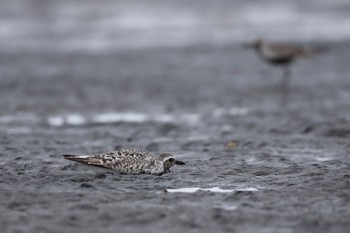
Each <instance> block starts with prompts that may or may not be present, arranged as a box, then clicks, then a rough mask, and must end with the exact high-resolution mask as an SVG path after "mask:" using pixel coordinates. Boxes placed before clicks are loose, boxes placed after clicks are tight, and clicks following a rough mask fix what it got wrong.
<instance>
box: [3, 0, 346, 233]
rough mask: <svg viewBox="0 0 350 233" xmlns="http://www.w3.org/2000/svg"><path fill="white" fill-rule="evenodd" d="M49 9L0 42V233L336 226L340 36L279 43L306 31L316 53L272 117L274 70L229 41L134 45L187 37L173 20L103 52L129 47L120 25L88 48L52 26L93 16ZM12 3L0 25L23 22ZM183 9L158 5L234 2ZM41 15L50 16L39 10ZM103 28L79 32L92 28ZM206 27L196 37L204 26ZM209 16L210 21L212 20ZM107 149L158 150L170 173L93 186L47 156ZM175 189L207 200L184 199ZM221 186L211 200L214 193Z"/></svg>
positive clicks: (340, 228) (79, 169)
mask: <svg viewBox="0 0 350 233" xmlns="http://www.w3.org/2000/svg"><path fill="white" fill-rule="evenodd" d="M29 2H31V3H33V4H34V2H35V3H36V1H29ZM48 2H51V1H48ZM52 2H53V1H52ZM52 2H51V3H50V4H48V5H45V4H40V6H42V7H44V6H45V7H46V8H45V9H44V10H41V11H39V12H41V13H40V14H39V15H40V17H44V18H45V17H46V18H47V21H45V22H44V21H41V23H42V25H41V26H40V25H39V23H38V22H39V21H40V20H39V19H40V18H39V19H33V18H32V16H30V17H29V16H28V17H29V19H31V20H29V21H28V22H29V23H28V25H29V26H30V25H32V29H33V28H34V29H35V30H37V31H36V32H34V31H35V30H34V29H33V30H34V31H33V30H29V29H28V31H16V33H17V34H16V33H15V32H13V31H11V28H10V29H9V28H8V29H7V31H8V32H9V33H6V34H5V33H3V34H1V35H0V44H1V45H2V46H1V49H0V50H1V51H0V69H1V74H0V76H1V83H0V84H1V85H0V99H1V101H0V138H1V140H0V148H1V150H0V226H1V232H77V231H81V232H87V233H88V232H164V231H167V232H327V233H328V232H337V233H338V232H344V233H345V232H348V231H349V230H348V229H349V227H350V222H349V219H350V155H349V154H350V143H349V139H350V78H349V65H348V61H349V60H350V49H349V48H350V47H349V43H348V42H346V40H345V39H346V33H343V34H341V35H339V40H337V36H336V35H335V36H334V38H335V39H334V38H333V37H332V38H331V37H328V38H326V39H325V40H322V38H323V37H321V39H319V37H317V38H316V37H315V38H312V36H317V35H318V34H317V33H319V32H317V33H316V34H312V33H309V34H307V35H305V34H302V36H301V37H300V38H303V39H301V40H298V38H295V40H294V39H293V38H289V40H291V41H295V42H300V41H305V38H310V37H311V39H310V40H308V41H307V42H308V43H311V44H312V43H313V42H314V43H321V44H323V45H327V46H328V48H329V49H328V50H327V52H325V53H322V54H320V55H319V56H315V57H312V58H307V59H303V60H300V61H298V62H297V63H296V64H295V65H294V66H293V67H292V82H291V91H290V101H289V103H288V105H287V106H284V107H281V106H280V104H279V102H280V92H279V81H280V78H281V73H282V71H281V70H279V69H276V68H274V67H271V66H268V65H266V64H264V63H263V62H261V61H260V60H259V59H258V58H257V57H256V56H255V54H254V53H253V52H252V51H247V50H245V49H243V48H242V46H241V44H240V42H241V40H242V39H241V38H240V37H239V36H236V34H234V33H233V34H229V33H228V34H229V36H228V37H226V36H227V35H226V36H224V37H223V38H225V39H219V40H214V39H213V38H211V39H210V38H209V39H208V38H204V39H199V40H198V43H195V42H194V40H193V38H197V37H200V36H198V35H197V37H196V36H188V35H187V34H186V35H187V37H186V38H185V39H184V40H180V39H178V40H176V41H175V42H179V41H180V42H179V43H175V42H172V43H170V42H168V44H166V43H165V44H162V45H161V46H155V45H154V44H152V43H153V42H154V38H153V39H152V38H151V39H150V37H152V36H154V37H156V35H157V33H158V34H159V35H163V36H164V38H165V39H169V38H172V35H176V30H175V29H176V28H177V27H180V29H178V30H180V31H181V32H183V30H185V31H191V30H189V29H186V28H187V26H186V27H184V26H181V25H183V24H181V22H182V23H183V21H181V22H180V23H179V22H178V21H176V20H174V21H171V20H170V22H173V24H171V23H170V25H173V27H174V28H175V29H174V28H172V30H169V32H168V33H169V34H166V32H164V33H165V34H162V33H161V32H162V30H163V28H164V27H168V26H169V25H168V24H165V26H164V25H160V26H159V25H158V24H157V25H158V26H157V27H156V32H153V33H151V34H150V35H149V36H148V34H147V33H148V32H147V33H146V32H143V31H142V28H141V29H137V30H136V29H135V32H134V33H135V34H136V35H138V36H140V35H141V39H140V40H142V39H145V38H146V39H145V40H146V41H148V42H147V43H144V44H142V45H143V46H140V47H137V46H136V45H137V44H138V43H137V41H136V40H135V41H131V42H130V44H131V45H130V44H129V45H130V46H129V47H128V46H126V47H125V48H123V46H122V45H123V43H126V42H125V41H124V40H122V39H120V41H118V42H119V43H120V45H118V46H116V47H113V46H112V47H113V48H112V49H110V50H109V49H108V48H109V45H110V44H109V43H110V42H109V41H110V40H111V41H113V39H115V38H120V37H122V35H124V37H125V38H127V39H128V38H132V36H131V34H130V33H132V32H130V31H127V32H125V31H123V27H122V26H120V27H121V29H118V30H116V31H118V32H124V33H125V34H123V33H121V34H120V35H119V34H118V35H117V36H116V35H114V34H108V35H105V37H103V35H100V36H101V38H107V39H108V40H107V42H106V40H105V39H102V40H101V41H102V42H101V41H99V40H97V41H99V43H102V44H103V46H101V45H100V46H97V47H94V46H92V47H91V46H90V45H91V44H89V43H90V42H89V43H87V44H84V43H85V42H86V41H85V40H84V39H81V38H82V37H81V36H82V35H84V33H86V34H87V35H89V33H90V32H89V31H84V30H83V29H84V28H83V29H82V31H79V32H76V33H75V32H69V31H68V32H67V33H68V34H69V35H68V36H65V35H63V34H60V32H59V31H56V29H57V28H60V27H68V28H69V26H71V27H72V28H73V29H76V28H75V26H76V27H78V26H79V23H77V22H78V21H79V20H81V21H83V20H88V22H90V21H91V22H95V21H94V20H92V19H94V17H95V18H97V19H101V18H103V17H102V16H100V15H91V14H87V13H86V12H90V11H91V9H93V8H94V7H95V5H94V1H89V3H86V8H79V7H76V8H71V6H70V5H69V4H68V3H66V4H68V5H67V6H66V8H64V7H63V6H65V5H64V4H62V3H61V4H58V5H57V6H55V5H54V4H53V3H52ZM105 2H106V3H109V4H112V3H110V2H109V1H105ZM265 2H267V3H269V2H271V3H273V1H265ZM296 2H297V3H295V4H296V5H297V6H299V5H300V6H302V5H303V4H305V9H304V10H305V11H307V10H308V9H309V8H310V9H313V8H312V7H309V8H308V6H309V5H310V6H312V1H310V2H309V3H302V1H296ZM15 3H18V4H19V3H20V1H12V2H11V1H9V2H8V3H4V2H2V3H1V4H2V6H5V7H7V8H6V9H7V10H11V11H9V12H10V13H9V14H8V15H6V14H5V13H4V11H1V14H0V15H1V18H2V20H3V22H4V20H5V19H9V22H10V21H11V22H12V21H14V20H13V19H14V18H16V19H18V21H16V22H17V24H16V25H17V26H16V25H15V26H16V27H20V26H18V25H22V24H24V23H25V22H26V21H25V19H27V18H26V17H27V16H19V15H18V13H20V12H22V10H19V7H18V5H16V4H15ZM122 3H123V4H124V5H121V6H125V4H126V5H127V6H128V8H126V9H129V11H130V12H131V11H132V10H130V9H137V10H138V11H136V12H139V11H142V9H150V8H149V7H146V6H145V5H142V3H135V2H132V3H134V5H132V4H131V6H129V5H128V4H130V3H128V4H127V3H125V2H122ZM72 4H73V3H72ZM236 4H237V5H238V6H241V7H242V8H244V7H247V9H251V8H249V7H251V6H252V5H249V4H247V3H244V2H239V1H237V2H236ZM245 4H247V6H246V5H245ZM250 4H253V3H250ZM34 5H35V4H34ZM253 5H254V4H253ZM345 5H346V2H345V1H344V3H343V2H342V1H335V2H334V3H332V4H330V3H329V4H327V1H325V3H324V4H319V5H318V6H319V8H317V9H316V10H315V12H316V13H317V14H321V13H322V14H325V13H324V12H333V13H334V12H337V14H336V16H339V15H340V16H339V18H341V15H343V14H344V15H345V13H344V12H347V13H349V12H348V11H349V9H350V8H345ZM161 6H162V5H161ZM185 6H186V5H183V3H182V4H180V3H178V4H173V6H172V5H167V7H168V8H166V7H165V6H163V8H161V9H173V7H177V8H176V9H182V11H179V12H185V13H186V12H187V13H186V14H185V15H193V14H190V13H191V12H192V11H193V12H204V13H205V12H211V13H212V14H214V15H216V14H219V13H220V12H222V11H225V10H226V11H228V10H227V9H231V8H230V7H234V5H232V4H231V3H228V2H225V1H220V4H218V5H216V6H215V7H212V5H211V4H210V3H209V2H205V4H203V5H201V7H199V3H197V1H191V3H190V4H189V5H188V8H186V7H185ZM339 6H340V7H339ZM55 7H56V8H55ZM116 7H117V6H116ZM119 7H120V6H119ZM133 7H134V8H133ZM138 7H139V8H138ZM158 7H159V6H158ZM33 8H34V9H36V7H34V6H33ZM101 8H102V9H104V12H105V11H106V9H108V7H106V6H104V8H103V7H101ZM3 9H4V8H3ZM47 9H49V10H51V11H50V12H51V13H52V12H53V13H55V12H56V13H57V12H58V13H57V14H56V15H55V14H49V15H42V14H44V13H43V12H47V11H46V10H47ZM77 9H82V10H81V12H80V11H79V10H77ZM84 9H85V10H86V9H90V11H89V10H86V12H85V11H84ZM117 9H119V10H120V9H122V7H120V8H118V7H117ZM154 9H155V10H154V11H156V12H157V9H158V8H157V7H156V8H154ZM184 9H187V11H185V10H184ZM191 9H192V11H191ZM193 9H195V10H193ZM252 9H255V8H252ZM346 9H347V10H346ZM74 10H76V11H77V12H80V13H81V14H80V17H78V19H79V20H78V21H74V20H72V14H70V13H71V12H75V11H74ZM120 11H121V15H122V12H123V11H122V10H120ZM226 11H225V12H226ZM60 12H66V14H67V18H66V19H67V22H63V21H62V22H61V21H60V20H57V19H56V18H55V17H58V16H60ZM161 12H163V11H161ZM166 12H171V10H168V11H165V13H164V12H163V14H166ZM188 12H190V13H188ZM213 12H214V13H213ZM320 12H321V13H320ZM204 13H202V14H203V15H205V14H204ZM316 13H315V15H317V14H316ZM111 14H112V13H111ZM113 14H114V13H113ZM35 15H37V14H35ZM73 15H75V16H76V14H73ZM15 16H16V17H15ZM83 16H84V17H86V18H84V17H83ZM201 17H204V18H205V17H210V15H209V16H208V15H206V16H201ZM334 17H335V16H334ZM335 18H336V17H335ZM10 19H11V20H10ZM69 19H71V20H72V21H69ZM73 19H75V18H74V17H73ZM50 20H51V21H50ZM89 20H90V21H89ZM226 20H227V19H226ZM346 20H348V19H347V18H346V17H345V19H344V20H343V21H344V22H345V21H346ZM192 21H193V20H192ZM192 21H191V22H192ZM248 21H249V20H248ZM343 21H342V22H343ZM57 22H60V24H59V23H57ZM79 22H80V21H79ZM101 22H102V21H101ZM103 22H104V21H103ZM103 22H102V23H101V24H98V25H95V27H96V28H100V27H103V25H108V23H107V22H104V23H103ZM126 22H129V21H126ZM147 22H149V21H147ZM157 22H158V21H157ZM208 22H211V21H210V20H208ZM215 22H216V23H217V21H215V20H214V23H213V25H210V24H209V25H208V27H211V28H214V29H215V28H217V24H216V23H215ZM219 22H220V23H219V24H220V25H221V26H222V27H224V26H223V25H225V24H224V23H223V22H226V21H225V19H221V21H219ZM230 22H231V21H230ZM249 22H250V21H249ZM283 22H284V21H282V22H281V24H283ZM74 23H76V24H74ZM134 23H135V22H134ZM14 24H15V23H14ZM44 24H45V25H44ZM46 24H47V25H46ZM150 24H151V23H150ZM184 24H186V23H184ZM241 24H242V25H245V24H244V23H241ZM28 25H27V26H28ZM38 25H39V26H38ZM50 25H51V26H55V27H57V28H56V29H55V30H54V31H53V32H57V34H51V32H50V27H49V26H50ZM67 25H68V26H67ZM126 25H129V24H126ZM132 25H138V27H143V26H144V25H141V26H140V25H139V24H138V22H136V24H132ZM152 25H153V24H152ZM174 25H175V26H174ZM179 25H180V26H179ZM186 25H187V24H186ZM205 25H207V24H205ZM237 25H238V26H239V25H240V24H237ZM237 25H236V26H237ZM221 26H220V27H221ZM233 26H235V25H233ZM158 27H160V29H159V28H158ZM192 27H194V28H197V29H198V28H200V29H201V30H200V32H201V33H202V34H201V33H200V34H199V35H207V34H209V33H207V32H205V30H204V29H203V27H204V26H203V25H200V26H193V25H192ZM87 28H88V27H87ZM204 28H205V27H204ZM214 29H213V30H214ZM4 30H5V29H4ZM101 30H102V29H101ZM157 30H159V31H157ZM174 30H175V31H174ZM221 30H223V29H222V28H220V30H219V31H221ZM334 30H335V31H336V29H334ZM102 31H103V30H102ZM340 31H341V30H340ZM2 32H3V31H2ZM39 32H42V34H40V33H39ZM65 32H66V31H65ZM11 33H12V34H11ZM21 33H22V34H23V35H27V36H28V39H24V38H22V37H21ZM74 33H75V34H74ZM246 33H247V36H249V35H251V34H252V33H251V34H249V33H250V32H249V30H247V31H246ZM39 34H40V36H38V38H35V36H36V35H39ZM9 35H10V36H9ZM220 35H221V34H220ZM237 35H238V34H237ZM167 36H169V38H168V37H167ZM179 37H180V36H179ZM74 38H80V39H81V40H82V42H81V44H79V43H78V44H75V42H74V41H73V42H74V43H73V42H72V40H73V39H74ZM164 38H163V39H164ZM189 38H190V39H189ZM272 38H273V37H272ZM276 38H278V36H276ZM349 38H350V37H349ZM40 39H42V41H41V42H40ZM95 39H96V38H95ZM127 39H126V40H127ZM229 39H232V42H230V40H229ZM12 40H13V43H10V42H11V41H12ZM38 40H39V42H38ZM56 40H57V44H56V43H55V41H56ZM65 40H66V41H65ZM69 41H70V42H72V43H73V45H72V44H70V43H69ZM78 41H79V40H78ZM150 41H151V42H152V43H151V42H150ZM40 43H42V46H43V49H42V50H41V49H40ZM94 43H95V42H94ZM106 43H107V44H106ZM133 43H135V44H133ZM154 43H155V44H157V43H158V42H157V41H156V42H154ZM5 44H8V45H9V47H5V46H4V45H5ZM112 44H113V43H112ZM55 45H56V46H55ZM66 45H70V46H72V47H73V48H77V49H76V50H74V49H72V50H69V49H67V46H66ZM80 45H81V46H80ZM68 47H69V46H68ZM98 48H99V49H98ZM120 148H138V149H144V150H148V151H151V152H153V153H159V152H162V151H169V152H173V153H176V155H177V157H178V158H181V160H183V161H185V162H186V166H175V167H173V168H172V169H171V170H172V171H171V173H168V174H165V175H163V176H151V175H119V174H115V175H112V174H106V175H105V176H97V177H96V176H95V174H94V172H92V171H90V170H89V169H87V168H86V167H83V166H79V165H77V164H74V163H72V162H69V161H66V160H64V159H63V158H62V154H66V153H73V154H75V153H76V154H93V153H99V152H105V151H110V150H114V149H120ZM216 187H217V188H220V189H213V188H216ZM183 188H201V189H210V190H211V191H210V190H199V191H197V192H194V193H189V192H186V191H191V190H190V189H183ZM166 190H168V191H166ZM223 190H226V191H227V192H219V191H223ZM171 191H173V192H171ZM174 191H178V192H174Z"/></svg>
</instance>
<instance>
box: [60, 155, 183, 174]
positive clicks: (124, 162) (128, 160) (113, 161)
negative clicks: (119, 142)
mask: <svg viewBox="0 0 350 233" xmlns="http://www.w3.org/2000/svg"><path fill="white" fill-rule="evenodd" d="M63 156H64V158H65V159H67V160H71V161H74V162H78V163H81V164H84V165H88V166H89V167H90V168H91V169H93V170H95V171H96V168H98V171H99V172H101V171H102V172H116V173H122V174H151V175H158V176H161V175H163V174H164V173H168V172H170V168H171V167H172V166H174V165H175V164H176V165H185V163H184V162H182V161H179V160H176V159H175V155H174V154H172V153H160V154H159V155H153V154H151V153H150V152H147V151H141V150H135V149H124V150H117V151H111V152H106V153H101V154H96V155H63Z"/></svg>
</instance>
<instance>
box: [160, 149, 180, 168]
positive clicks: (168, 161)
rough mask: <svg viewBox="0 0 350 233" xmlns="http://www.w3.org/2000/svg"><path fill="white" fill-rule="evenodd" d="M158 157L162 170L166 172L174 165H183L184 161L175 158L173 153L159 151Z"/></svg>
mask: <svg viewBox="0 0 350 233" xmlns="http://www.w3.org/2000/svg"><path fill="white" fill-rule="evenodd" d="M159 159H160V160H161V161H162V162H163V166H164V171H166V172H167V171H169V169H170V168H171V167H172V166H174V165H185V163H184V162H182V161H179V160H176V159H175V154H172V153H160V154H159Z"/></svg>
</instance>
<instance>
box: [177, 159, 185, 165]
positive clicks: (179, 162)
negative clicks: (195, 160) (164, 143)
mask: <svg viewBox="0 0 350 233" xmlns="http://www.w3.org/2000/svg"><path fill="white" fill-rule="evenodd" d="M175 164H176V165H185V164H186V163H184V162H182V161H179V160H175Z"/></svg>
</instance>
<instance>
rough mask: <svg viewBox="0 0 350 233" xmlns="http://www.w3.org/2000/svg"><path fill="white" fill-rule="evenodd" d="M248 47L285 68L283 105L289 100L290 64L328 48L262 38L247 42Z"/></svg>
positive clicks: (263, 57) (262, 57) (282, 93)
mask: <svg viewBox="0 0 350 233" xmlns="http://www.w3.org/2000/svg"><path fill="white" fill-rule="evenodd" d="M245 47H246V48H252V49H254V50H255V52H256V54H257V55H258V56H259V57H260V58H261V59H262V60H263V61H265V62H266V63H268V64H271V65H273V66H278V67H282V68H283V76H282V80H281V87H280V88H281V106H285V105H286V104H287V103H288V100H289V89H290V87H289V85H290V76H291V71H290V66H291V65H292V64H293V62H294V61H295V60H297V59H299V58H302V57H311V56H314V55H315V54H318V53H320V52H323V51H325V50H326V48H324V47H313V48H311V47H305V46H301V45H296V44H292V43H271V42H270V43H268V42H265V41H263V40H261V39H256V40H254V41H253V42H249V43H246V44H245Z"/></svg>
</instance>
